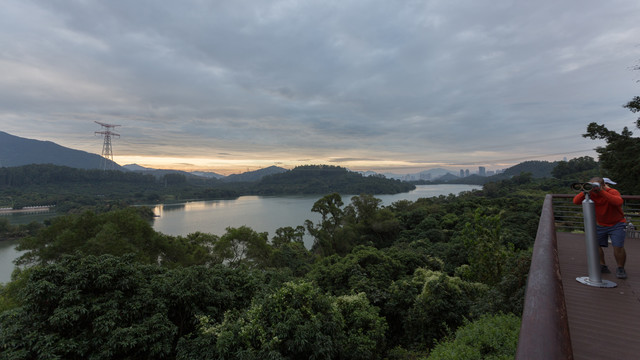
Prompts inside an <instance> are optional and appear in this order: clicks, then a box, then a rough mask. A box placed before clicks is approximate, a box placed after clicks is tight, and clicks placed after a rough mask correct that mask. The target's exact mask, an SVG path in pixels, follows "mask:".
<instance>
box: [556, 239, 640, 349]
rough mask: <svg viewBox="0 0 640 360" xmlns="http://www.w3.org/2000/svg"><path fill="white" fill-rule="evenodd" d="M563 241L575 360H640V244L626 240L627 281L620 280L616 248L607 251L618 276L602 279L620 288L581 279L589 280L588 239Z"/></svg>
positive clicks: (562, 264)
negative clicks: (604, 286) (598, 285)
mask: <svg viewBox="0 0 640 360" xmlns="http://www.w3.org/2000/svg"><path fill="white" fill-rule="evenodd" d="M557 239H558V257H559V261H560V272H561V275H562V286H563V288H564V294H565V301H566V306H567V315H568V319H569V332H570V335H571V344H572V348H573V354H574V359H576V360H585V359H597V360H608V359H611V360H626V359H629V360H632V359H633V360H635V359H640V239H627V240H626V241H625V249H626V251H627V263H626V266H625V268H626V270H627V275H628V278H627V279H626V280H621V279H617V278H616V277H615V269H616V265H615V260H614V258H613V249H612V248H611V246H609V247H608V248H606V249H605V259H606V263H607V265H609V268H610V269H611V271H612V273H611V274H602V279H603V280H610V281H613V282H615V283H616V284H617V287H615V288H598V287H592V286H588V285H583V284H581V283H580V282H578V281H577V280H576V278H577V277H582V276H588V266H587V255H586V248H585V239H584V235H583V234H570V233H558V234H557Z"/></svg>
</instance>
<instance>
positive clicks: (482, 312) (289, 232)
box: [0, 174, 567, 359]
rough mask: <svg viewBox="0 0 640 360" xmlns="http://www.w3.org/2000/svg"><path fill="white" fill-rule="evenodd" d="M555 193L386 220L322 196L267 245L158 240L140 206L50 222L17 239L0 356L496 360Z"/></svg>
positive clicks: (236, 239) (496, 191) (231, 233)
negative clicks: (454, 356)
mask: <svg viewBox="0 0 640 360" xmlns="http://www.w3.org/2000/svg"><path fill="white" fill-rule="evenodd" d="M566 186H567V185H566V181H563V180H553V179H544V180H538V179H534V178H533V177H532V176H530V174H522V175H520V176H515V177H513V178H511V179H509V180H503V181H500V182H497V183H495V185H494V186H485V187H486V189H485V190H482V191H474V192H468V193H463V194H461V195H459V196H453V195H451V196H440V197H435V198H425V199H419V200H418V201H415V202H410V201H399V202H396V203H394V204H392V205H391V206H387V207H382V206H380V200H379V199H376V198H375V197H374V196H371V195H360V196H354V197H352V198H351V199H349V200H350V202H347V204H345V203H344V201H343V199H342V198H341V196H340V195H338V194H337V193H331V194H328V195H326V196H324V197H322V198H321V199H319V200H318V201H317V202H316V203H315V204H314V206H313V209H312V211H314V212H318V213H319V214H321V215H322V216H321V220H319V221H318V222H317V223H313V222H311V221H307V222H306V223H305V224H301V225H300V226H298V227H296V228H291V227H287V228H281V229H278V230H277V231H276V234H272V236H271V238H269V234H266V233H257V232H255V231H253V230H252V229H250V228H247V227H240V228H228V229H227V232H226V233H225V234H224V235H222V236H215V235H212V234H204V233H194V234H190V235H188V236H185V237H180V236H178V237H175V236H168V235H164V234H161V233H158V232H155V231H154V230H153V228H152V227H151V225H150V223H149V221H148V220H147V217H148V213H145V211H148V209H147V210H145V209H144V208H124V209H118V210H113V211H108V212H101V213H96V212H94V211H86V212H83V213H80V214H70V215H66V216H60V217H57V218H54V219H52V220H50V221H49V223H48V224H47V226H46V227H45V228H43V229H40V230H39V231H38V232H37V233H36V235H33V236H28V237H25V238H23V239H22V240H21V241H20V245H19V249H21V250H26V251H27V252H26V253H25V254H24V255H23V256H22V257H21V258H20V259H19V260H18V264H20V265H23V266H27V267H26V268H23V270H16V271H15V272H14V274H13V281H12V282H10V283H8V284H6V285H5V286H4V287H3V288H2V290H1V292H0V295H1V296H0V311H2V313H1V315H0V349H2V353H3V354H4V355H3V356H5V357H6V358H11V359H35V358H41V357H46V356H49V357H52V358H64V359H85V358H95V359H112V358H149V359H151V358H169V359H171V358H175V359H257V358H270V359H307V358H316V359H411V358H415V359H423V358H429V359H440V358H447V357H446V354H448V353H450V352H451V351H454V350H455V351H467V352H469V353H470V354H473V353H478V354H480V355H478V356H479V357H476V358H478V359H480V358H483V357H484V355H485V354H494V355H496V356H503V357H504V358H509V357H512V354H513V352H514V351H515V346H516V344H517V334H518V329H519V316H520V314H521V311H522V304H523V295H524V289H525V283H526V275H527V272H528V268H529V261H530V248H531V246H532V244H533V241H534V237H535V233H536V228H537V222H538V217H539V210H540V207H541V204H542V200H543V195H544V193H545V192H554V191H561V189H564V188H565V187H566ZM345 200H346V199H345ZM305 233H307V234H310V235H311V236H313V239H314V244H313V247H312V248H311V249H306V248H305V247H304V245H303V242H302V237H303V236H304V234H305ZM487 329H491V331H487ZM465 338H466V339H467V340H464V339H465ZM45 354H46V356H45ZM469 358H472V357H469Z"/></svg>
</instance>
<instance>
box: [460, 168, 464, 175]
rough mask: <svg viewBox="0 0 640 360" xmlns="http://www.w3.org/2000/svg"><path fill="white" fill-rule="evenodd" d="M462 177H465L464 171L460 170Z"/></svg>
mask: <svg viewBox="0 0 640 360" xmlns="http://www.w3.org/2000/svg"><path fill="white" fill-rule="evenodd" d="M460 177H464V170H462V169H460Z"/></svg>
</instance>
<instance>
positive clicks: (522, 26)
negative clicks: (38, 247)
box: [0, 0, 640, 164]
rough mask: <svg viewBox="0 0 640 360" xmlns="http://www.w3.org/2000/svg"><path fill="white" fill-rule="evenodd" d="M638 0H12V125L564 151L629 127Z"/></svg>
mask: <svg viewBox="0 0 640 360" xmlns="http://www.w3.org/2000/svg"><path fill="white" fill-rule="evenodd" d="M639 13H640V4H635V2H629V1H622V0H614V1H610V2H607V3H602V2H599V1H595V0H587V1H584V2H582V3H581V4H580V8H579V9H576V5H575V4H573V3H568V2H567V3H564V2H556V1H550V0H543V1H538V2H529V3H526V2H524V3H522V2H520V3H511V2H494V1H475V2H467V3H462V2H458V1H435V0H434V1H424V2H400V3H398V2H389V1H382V0H378V1H357V0H352V1H304V2H298V1H269V2H264V1H257V0H254V1H251V0H242V1H195V0H194V1H181V2H170V1H151V0H149V1H124V0H123V1H109V2H97V1H96V2H94V1H83V2H80V1H67V2H52V1H45V0H41V1H23V0H21V1H18V0H9V1H7V2H6V3H5V4H4V6H3V12H2V14H0V30H2V31H0V42H1V43H2V44H3V50H2V51H1V52H0V70H2V72H3V74H8V75H7V76H3V78H2V79H0V109H1V110H0V121H1V122H2V125H3V129H2V130H5V131H9V132H11V133H14V134H16V135H20V136H26V137H36V138H46V139H49V140H53V141H56V142H58V143H61V144H62V145H67V146H69V145H71V144H73V145H74V146H75V147H80V148H82V149H84V150H88V151H91V150H94V151H99V150H95V149H97V148H98V147H97V146H96V139H92V138H91V135H92V134H91V133H92V131H94V130H95V126H94V125H95V124H94V123H93V121H95V120H98V121H104V122H108V123H115V124H121V125H122V128H121V132H122V135H123V136H122V138H121V139H119V142H117V143H114V152H116V153H117V152H118V151H121V153H126V154H129V155H133V154H138V155H141V156H144V155H148V156H162V155H163V154H164V155H166V156H173V157H179V156H185V157H186V156H195V155H196V154H197V155H198V157H207V156H208V157H211V158H218V157H220V154H224V155H223V157H225V158H229V157H233V158H236V159H238V158H243V159H246V160H247V161H249V160H251V156H252V154H259V156H258V155H255V156H256V158H260V159H264V158H267V157H269V156H271V158H273V159H277V160H279V161H282V162H283V163H287V159H285V158H280V157H284V156H289V157H290V158H291V159H294V158H308V159H312V161H317V160H318V159H325V160H326V161H327V162H328V161H330V160H331V159H333V160H332V161H338V160H336V159H354V160H356V159H362V160H363V161H364V160H366V159H380V160H388V161H392V160H397V159H402V160H405V161H418V162H425V163H428V162H436V161H449V162H455V163H464V162H465V161H473V162H483V161H484V162H486V163H491V162H492V161H497V160H500V159H508V158H527V157H531V158H534V157H536V156H543V155H548V154H562V153H567V154H570V153H572V152H574V151H578V150H580V151H581V150H583V149H588V148H593V147H595V146H596V144H595V142H592V141H589V140H585V139H583V138H582V137H581V136H580V134H582V133H583V132H584V130H585V128H586V125H587V124H588V123H589V122H592V121H597V122H599V123H606V124H607V125H608V126H610V127H611V128H613V129H621V128H622V127H623V126H631V125H632V124H633V116H632V115H631V114H629V113H628V111H627V110H625V109H622V108H621V105H622V104H623V103H625V102H626V101H628V100H629V99H630V98H631V97H633V96H634V95H636V94H637V84H636V83H635V82H634V81H635V79H636V78H637V75H636V74H634V73H632V71H630V70H629V68H630V67H632V66H634V65H636V64H637V62H638V60H639V59H640V47H639V43H638V40H637V34H638V33H640V24H639V23H638V22H637V17H638V15H639ZM87 135H89V136H87ZM83 139H84V140H83ZM229 154H234V155H233V156H231V155H229ZM505 154H506V155H505ZM592 156H595V154H594V153H592ZM344 163H345V164H347V163H348V161H344Z"/></svg>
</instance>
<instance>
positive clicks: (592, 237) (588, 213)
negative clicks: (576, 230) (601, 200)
mask: <svg viewBox="0 0 640 360" xmlns="http://www.w3.org/2000/svg"><path fill="white" fill-rule="evenodd" d="M571 189H572V190H574V191H582V192H583V193H584V200H583V201H582V215H583V217H584V239H585V244H586V248H587V265H588V268H589V276H582V277H577V278H576V280H577V281H579V282H580V283H582V284H585V285H589V286H595V287H604V288H612V287H616V286H617V284H616V283H614V282H613V281H609V280H602V273H601V270H600V259H599V251H598V239H597V236H596V234H597V233H596V207H595V204H594V203H593V200H591V199H590V198H589V193H591V192H592V191H599V190H600V183H597V182H586V183H573V184H571Z"/></svg>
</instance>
